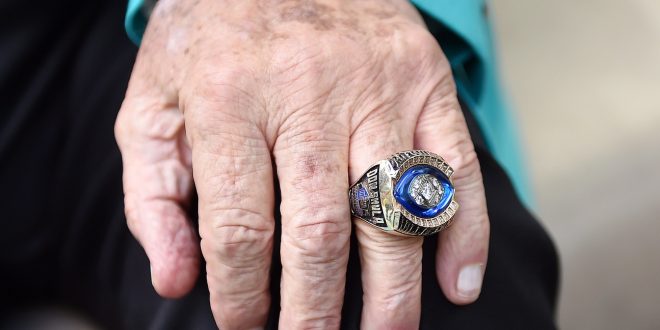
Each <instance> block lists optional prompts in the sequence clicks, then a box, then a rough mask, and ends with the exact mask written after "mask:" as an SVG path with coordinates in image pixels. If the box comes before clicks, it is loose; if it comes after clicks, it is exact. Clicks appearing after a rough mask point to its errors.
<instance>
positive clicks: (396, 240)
mask: <svg viewBox="0 0 660 330" xmlns="http://www.w3.org/2000/svg"><path fill="white" fill-rule="evenodd" d="M406 116H408V117H399V116H398V115H397V112H395V111H389V112H387V114H385V115H375V116H373V118H367V119H365V120H364V121H363V122H362V123H363V124H362V125H361V126H359V127H357V128H356V130H355V133H354V134H353V137H352V139H351V148H350V164H351V168H350V176H351V182H355V181H356V180H358V179H359V178H360V176H361V175H362V174H363V172H364V171H365V170H366V169H367V168H369V167H370V166H371V165H373V164H375V163H376V162H377V161H379V160H381V159H384V158H386V157H388V156H389V155H392V154H394V153H396V152H399V151H403V150H410V149H411V148H412V144H413V133H412V132H413V129H414V125H415V121H414V118H413V116H414V115H412V114H407V115H406ZM355 230H356V235H357V238H358V242H359V247H360V262H361V265H362V287H363V292H364V294H363V303H364V306H363V310H362V328H363V329H417V328H418V327H419V319H420V311H421V285H422V281H421V280H422V278H421V276H422V243H423V238H421V237H404V236H396V235H393V234H391V233H386V232H382V231H380V230H379V229H377V228H374V227H372V226H371V225H369V224H367V223H365V222H364V221H362V220H356V221H355Z"/></svg>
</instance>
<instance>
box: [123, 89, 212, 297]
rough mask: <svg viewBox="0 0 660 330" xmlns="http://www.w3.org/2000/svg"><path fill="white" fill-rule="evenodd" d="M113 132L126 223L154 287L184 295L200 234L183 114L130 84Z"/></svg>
mask: <svg viewBox="0 0 660 330" xmlns="http://www.w3.org/2000/svg"><path fill="white" fill-rule="evenodd" d="M136 84H137V83H132V87H135V86H136ZM150 93H151V94H150ZM115 136H116V139H117V143H118V145H119V148H120V150H121V154H122V160H123V166H124V173H123V182H124V194H125V197H124V202H125V208H126V220H127V223H128V227H129V229H130V230H131V232H132V233H133V235H134V236H135V237H136V238H137V240H138V241H139V242H140V244H141V245H142V247H143V248H144V250H145V252H146V254H147V256H148V258H149V261H150V263H151V279H152V283H153V286H154V288H155V289H156V291H157V292H158V293H159V294H160V295H162V296H165V297H179V296H182V295H184V294H185V293H187V292H188V291H190V289H191V288H192V286H193V285H194V283H195V280H196V279H197V275H198V274H199V247H198V242H197V234H196V233H195V231H194V229H193V228H192V226H191V224H190V222H189V221H188V219H187V216H186V212H185V210H184V207H186V206H187V204H188V202H189V198H190V192H191V189H192V174H191V168H190V149H189V148H188V146H187V144H186V142H185V132H184V125H183V117H182V115H181V113H180V112H179V111H178V109H177V108H176V107H175V106H172V105H171V103H168V102H167V101H166V99H165V98H163V97H161V96H160V95H153V93H152V92H151V91H150V92H149V93H144V94H140V95H138V94H137V93H135V92H132V91H131V90H130V89H129V92H128V93H127V97H126V99H125V100H124V102H123V105H122V108H121V110H120V112H119V115H118V117H117V121H116V124H115Z"/></svg>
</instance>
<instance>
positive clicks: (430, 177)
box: [394, 165, 454, 218]
mask: <svg viewBox="0 0 660 330" xmlns="http://www.w3.org/2000/svg"><path fill="white" fill-rule="evenodd" d="M413 185H414V186H413ZM411 188H413V189H411ZM434 190H435V191H434ZM411 191H413V192H419V195H423V196H421V197H420V196H418V195H415V194H414V193H411ZM413 195H415V196H413ZM438 195H439V198H438ZM453 196H454V186H453V185H452V184H451V182H449V178H447V176H446V175H445V174H444V173H442V171H440V170H439V169H437V168H435V167H433V166H429V165H415V166H413V167H411V168H409V169H408V170H406V171H405V172H404V173H403V175H401V177H400V178H399V181H398V182H397V183H396V185H395V186H394V198H395V199H396V201H397V202H399V204H401V205H402V206H403V207H405V208H406V210H408V212H410V213H411V214H413V215H415V216H418V217H420V218H433V217H436V216H438V214H440V213H441V212H442V211H444V210H445V209H446V208H447V207H448V206H449V203H451V200H452V197H453ZM436 201H437V202H436Z"/></svg>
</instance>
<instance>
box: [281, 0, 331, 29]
mask: <svg viewBox="0 0 660 330" xmlns="http://www.w3.org/2000/svg"><path fill="white" fill-rule="evenodd" d="M333 11H334V9H333V8H331V7H329V6H326V5H324V4H319V3H318V2H316V1H314V0H302V1H292V4H291V5H289V6H287V7H285V8H283V9H282V12H281V14H280V19H281V20H282V21H285V22H292V21H295V22H300V23H307V24H312V25H313V26H314V28H315V29H316V30H319V31H327V30H331V29H334V28H335V22H334V17H332V12H333Z"/></svg>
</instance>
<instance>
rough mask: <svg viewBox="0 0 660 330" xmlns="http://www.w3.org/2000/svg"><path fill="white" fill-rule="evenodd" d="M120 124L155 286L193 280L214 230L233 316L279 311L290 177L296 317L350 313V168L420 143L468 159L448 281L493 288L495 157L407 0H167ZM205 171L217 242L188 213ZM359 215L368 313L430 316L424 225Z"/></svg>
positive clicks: (291, 324)
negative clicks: (487, 165)
mask: <svg viewBox="0 0 660 330" xmlns="http://www.w3.org/2000/svg"><path fill="white" fill-rule="evenodd" d="M116 136H117V141H118V144H119V146H120V149H121V152H122V156H123V161H124V190H125V204H126V217H127V221H128V226H129V228H130V230H131V231H132V233H133V234H134V235H135V236H136V238H137V239H138V240H139V242H140V243H141V244H142V246H143V247H144V249H145V251H146V253H147V255H148V257H149V260H150V262H151V266H152V281H153V285H154V287H155V289H156V290H157V291H158V293H160V294H161V295H163V296H166V297H178V296H181V295H183V294H185V293H186V292H187V291H189V290H190V289H191V287H192V286H193V284H194V282H195V280H196V278H197V275H198V274H199V273H198V272H199V269H198V268H199V251H200V249H199V247H200V245H201V252H202V254H203V256H204V258H205V260H206V263H207V280H208V285H209V290H210V296H211V307H212V310H213V313H214V316H215V319H216V322H217V324H218V326H220V327H221V328H223V329H243V328H246V329H247V328H255V327H260V326H263V325H264V324H265V322H266V318H267V312H268V308H269V303H270V296H269V288H268V285H269V269H270V263H271V259H272V256H271V253H272V248H273V246H272V241H273V232H274V226H275V222H274V220H273V213H274V207H275V205H274V191H273V190H274V185H273V182H274V180H279V183H280V189H281V196H282V203H281V205H280V209H281V214H282V241H281V257H282V259H281V263H282V267H283V271H282V280H281V299H282V301H281V306H282V307H281V308H282V309H281V312H280V326H281V328H283V329H297V328H311V327H319V328H338V327H339V322H340V312H341V308H342V301H343V295H344V283H345V274H346V264H347V259H348V250H349V245H350V244H349V237H350V233H351V228H352V226H351V218H350V212H349V203H348V199H347V189H348V187H349V182H354V181H355V180H357V179H358V178H359V176H360V175H361V174H362V173H363V171H365V170H366V169H367V168H368V167H369V166H370V165H372V164H373V163H375V162H376V161H378V160H380V159H384V158H386V157H388V156H389V155H391V154H393V153H395V152H397V151H402V150H409V149H413V148H415V149H425V150H428V151H431V152H434V153H437V154H439V155H442V156H443V157H444V158H445V160H446V161H447V162H448V163H449V164H450V165H452V167H453V168H454V169H455V174H454V176H453V180H454V184H455V187H456V198H457V201H458V202H459V204H461V208H460V210H459V212H458V213H457V215H456V218H455V221H454V223H453V225H452V226H451V227H450V228H449V229H447V230H445V231H443V232H442V233H441V234H440V236H441V237H440V239H439V242H440V243H439V246H438V253H437V256H435V258H436V259H437V276H438V280H439V283H440V285H441V287H442V289H443V292H444V293H445V295H446V296H447V298H448V299H449V300H450V301H452V302H454V303H456V304H467V303H470V302H473V301H474V300H475V299H477V297H478V295H479V292H480V287H481V281H482V276H483V272H484V267H485V264H486V257H487V250H488V238H489V223H488V217H487V213H486V202H485V197H484V188H483V184H482V180H481V173H480V169H479V163H478V160H477V158H476V155H475V152H474V149H473V145H472V142H471V141H470V136H469V133H468V130H467V126H466V123H465V120H464V118H463V115H462V113H461V110H460V108H459V104H458V102H457V98H456V90H455V86H454V82H453V80H452V76H451V71H450V67H449V64H448V62H447V60H446V58H445V57H444V55H443V53H442V51H441V50H440V48H439V46H438V44H437V43H436V41H435V40H434V39H433V37H432V36H431V34H430V33H429V32H428V31H427V30H426V28H425V26H424V23H423V21H422V20H421V18H420V17H419V15H418V14H417V12H416V11H415V9H414V8H413V7H412V6H411V5H410V4H409V3H408V2H407V1H404V0H391V1H383V0H359V1H358V0H355V1H349V0H325V1H321V0H318V1H317V0H300V1H296V0H289V1H267V0H241V1H238V0H224V1H217V0H216V1H211V0H198V1H192V0H161V1H159V2H158V4H157V6H156V8H155V10H154V12H153V14H152V16H151V20H150V22H149V26H148V28H147V31H146V33H145V35H144V40H143V43H142V47H141V48H140V52H139V55H138V58H137V62H136V64H135V68H134V70H133V74H132V78H131V81H130V85H129V88H128V91H127V93H126V98H125V100H124V103H123V105H122V109H121V111H120V113H119V116H118V118H117V123H116ZM193 182H194V184H195V187H194V188H195V189H196V190H197V193H198V195H199V233H200V236H201V238H202V239H201V242H198V240H197V237H196V234H195V230H194V229H193V228H192V226H191V223H190V222H189V221H188V219H186V212H185V211H184V210H185V208H186V207H188V203H189V199H190V195H191V191H192V189H193ZM355 230H356V235H357V238H358V241H359V246H358V248H359V253H360V260H361V263H362V283H363V288H364V297H363V299H364V309H363V312H362V326H363V327H364V328H367V329H373V328H392V329H412V328H417V327H418V325H419V318H420V295H421V262H422V249H421V245H422V238H421V237H401V236H395V235H391V234H387V233H384V232H381V231H378V230H377V229H375V228H372V227H370V226H369V225H367V224H365V223H364V222H362V221H359V222H356V223H355ZM426 257H427V258H432V257H434V256H426ZM275 262H277V261H275Z"/></svg>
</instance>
